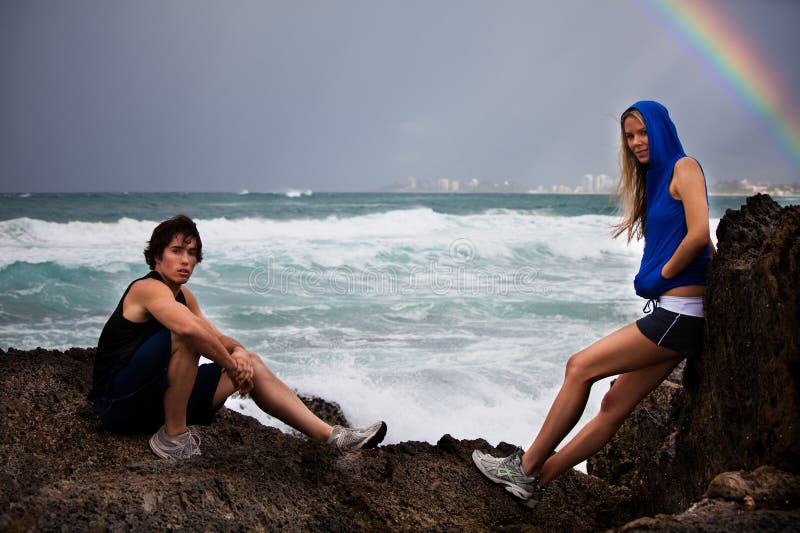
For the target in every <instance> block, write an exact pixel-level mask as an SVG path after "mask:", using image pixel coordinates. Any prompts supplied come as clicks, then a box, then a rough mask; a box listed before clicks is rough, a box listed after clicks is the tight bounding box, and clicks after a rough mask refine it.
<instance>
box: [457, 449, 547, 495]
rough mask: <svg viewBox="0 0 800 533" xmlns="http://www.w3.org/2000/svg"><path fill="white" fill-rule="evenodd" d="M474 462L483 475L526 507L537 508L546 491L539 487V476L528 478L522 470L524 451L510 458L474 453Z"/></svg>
mask: <svg viewBox="0 0 800 533" xmlns="http://www.w3.org/2000/svg"><path fill="white" fill-rule="evenodd" d="M472 461H473V462H474V463H475V466H477V467H478V470H480V471H481V474H483V475H484V476H486V477H487V478H489V479H490V480H492V481H494V482H495V483H499V484H500V485H504V486H505V488H506V490H507V491H508V492H510V493H511V494H513V495H514V496H516V497H517V498H519V500H520V502H521V503H522V504H523V505H525V506H526V507H531V508H533V507H536V504H537V503H539V498H541V496H542V493H543V492H544V489H543V488H542V486H541V485H539V476H528V475H526V474H525V472H524V471H523V470H522V450H517V451H516V452H514V453H513V454H511V455H509V456H508V457H494V456H492V455H489V454H486V453H483V452H481V451H479V450H475V451H474V452H472Z"/></svg>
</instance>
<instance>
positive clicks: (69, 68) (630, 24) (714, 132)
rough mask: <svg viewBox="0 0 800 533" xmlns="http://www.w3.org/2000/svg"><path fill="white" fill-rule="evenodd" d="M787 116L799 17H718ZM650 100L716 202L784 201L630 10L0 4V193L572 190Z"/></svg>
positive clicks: (766, 154)
mask: <svg viewBox="0 0 800 533" xmlns="http://www.w3.org/2000/svg"><path fill="white" fill-rule="evenodd" d="M706 3H708V4H709V5H710V6H711V7H713V8H714V9H717V10H719V12H720V13H722V14H723V15H724V16H725V17H726V18H728V19H730V20H732V21H734V22H735V23H736V26H738V27H739V28H740V30H741V31H742V40H741V42H742V43H745V44H747V46H748V48H751V49H752V50H754V51H755V52H757V53H758V54H759V56H760V57H762V58H763V60H764V61H767V62H768V63H769V66H770V67H771V68H772V70H773V71H774V72H777V73H778V75H779V77H780V78H782V79H780V80H778V81H779V82H780V84H782V87H783V88H784V89H785V90H786V91H787V94H789V95H790V97H791V98H790V99H791V101H790V102H789V104H788V107H790V108H791V109H789V110H788V111H790V112H793V113H795V114H797V113H798V111H799V110H798V95H800V69H798V66H797V65H798V63H797V51H798V50H800V37H798V35H800V33H799V32H798V30H797V28H798V27H800V2H797V1H795V0H765V1H757V0H751V1H744V0H738V1H734V0H729V1H719V0H714V1H710V2H706ZM639 99H656V100H660V101H661V102H663V103H664V104H665V105H666V106H667V107H668V108H669V109H670V113H671V115H672V117H673V119H674V120H675V122H676V124H677V126H678V132H679V134H680V136H681V138H682V140H683V144H684V148H685V149H686V151H687V152H688V153H689V154H690V155H694V156H696V157H697V158H698V159H699V160H700V162H701V164H702V165H703V167H704V169H705V171H706V175H707V177H708V179H709V181H711V182H719V181H726V180H730V179H742V178H748V179H751V180H753V181H769V182H773V183H782V182H783V183H786V182H797V181H800V168H799V167H800V165H798V159H797V158H795V159H792V158H791V157H789V156H788V155H787V150H786V149H781V147H780V145H779V143H778V142H777V140H776V137H775V135H774V129H773V128H772V125H771V124H770V123H769V121H765V120H763V119H762V118H761V117H759V116H758V115H757V114H755V113H753V112H752V110H751V109H750V108H749V107H748V106H747V105H746V102H745V101H744V100H743V98H742V97H741V96H740V95H739V94H737V93H736V92H735V91H734V90H732V88H731V86H730V85H729V84H727V83H726V82H725V81H724V80H723V79H722V78H721V77H720V75H719V73H717V72H715V71H714V70H713V69H712V68H711V67H710V63H709V62H708V61H707V60H706V59H705V58H703V57H702V56H701V55H700V54H699V53H698V51H697V49H695V48H693V46H692V45H691V44H690V43H689V41H688V40H687V39H686V38H685V36H684V35H682V34H681V32H680V31H679V30H678V29H676V27H675V26H674V25H671V24H669V23H668V22H667V19H666V18H665V17H664V15H663V11H662V10H659V9H658V8H656V7H655V5H654V4H652V3H649V2H646V1H634V0H610V1H591V0H586V1H577V0H570V1H562V2H549V1H538V0H528V1H506V0H500V1H489V0H486V1H477V2H476V1H456V0H442V1H436V0H425V1H414V0H403V1H396V2H385V1H374V0H373V1H368V0H365V1H343V0H333V1H328V0H316V1H298V0H291V1H289V0H287V1H281V2H275V1H266V0H265V1H261V2H256V1H247V2H245V1H235V0H234V1H228V2H218V1H177V0H172V1H166V0H158V1H152V0H131V1H126V2H123V1H113V0H97V1H87V0H69V1H66V0H65V1H60V0H54V1H49V2H45V1H37V0H19V1H17V0H0V191H5V192H45V191H50V192H62V191H65V192H71V191H131V192H132V191H239V190H241V189H248V190H250V191H264V192H270V191H277V190H282V189H285V188H287V187H292V188H302V189H305V188H308V189H312V190H314V191H364V190H375V189H379V188H380V187H382V186H385V185H387V184H389V183H391V182H393V181H400V180H405V179H406V178H407V177H408V176H412V175H413V176H416V177H417V178H419V179H430V180H435V179H438V178H451V179H464V180H468V179H471V178H478V179H482V180H492V179H510V180H513V181H516V182H519V183H524V184H528V185H531V186H537V185H549V184H565V185H569V186H574V185H577V184H578V180H579V179H580V177H581V176H582V175H583V174H586V173H591V174H599V173H607V174H615V173H616V172H617V169H618V166H617V163H616V151H617V148H618V144H619V140H618V133H617V128H618V127H617V118H616V117H617V116H618V115H619V114H620V113H621V112H622V111H623V110H624V109H625V108H626V107H627V106H628V105H629V104H631V103H632V102H634V101H635V100H639Z"/></svg>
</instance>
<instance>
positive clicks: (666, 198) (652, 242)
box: [629, 100, 711, 299]
mask: <svg viewBox="0 0 800 533" xmlns="http://www.w3.org/2000/svg"><path fill="white" fill-rule="evenodd" d="M629 109H637V110H638V111H639V112H640V113H641V114H642V116H643V117H644V123H645V124H644V125H645V128H646V130H647V142H648V148H649V152H650V160H649V162H648V163H647V165H646V168H647V174H646V175H645V194H646V209H647V211H646V217H647V218H646V224H645V233H644V254H643V255H642V262H641V265H640V266H639V273H638V274H636V278H635V279H634V280H633V286H634V288H635V289H636V294H638V295H639V296H641V297H642V298H648V299H649V298H657V297H659V296H660V295H661V294H663V293H664V292H665V291H667V290H669V289H672V288H674V287H681V286H684V285H705V284H706V275H707V272H708V264H709V261H710V257H711V255H710V252H711V250H710V246H708V245H706V247H705V249H704V250H703V251H702V252H701V253H700V254H699V255H698V256H697V257H696V258H695V259H694V260H693V261H692V262H691V263H690V264H689V265H688V266H687V267H686V268H685V269H684V270H683V271H681V272H680V273H679V274H678V275H676V276H675V277H673V278H670V279H666V278H664V277H663V276H662V275H661V269H662V268H663V267H664V265H665V264H666V263H667V261H669V259H670V258H671V257H672V255H673V254H674V253H675V250H676V249H677V248H678V245H679V244H680V243H681V241H682V240H683V238H684V237H686V233H687V227H686V212H685V211H684V209H683V202H681V201H680V200H676V199H674V198H673V197H672V196H670V194H669V184H670V182H671V181H672V173H673V170H674V169H675V163H677V162H678V160H679V159H681V158H683V157H686V154H685V153H684V151H683V146H681V141H680V139H679V138H678V132H677V130H676V129H675V124H673V123H672V119H670V118H669V113H668V112H667V108H666V107H664V106H663V105H661V104H659V103H658V102H653V101H647V100H645V101H641V102H636V103H635V104H633V105H632V106H631V107H630V108H629ZM706 202H708V192H706Z"/></svg>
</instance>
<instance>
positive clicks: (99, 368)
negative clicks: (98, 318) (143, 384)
mask: <svg viewBox="0 0 800 533" xmlns="http://www.w3.org/2000/svg"><path fill="white" fill-rule="evenodd" d="M148 278H152V279H157V280H159V281H162V282H163V281H164V280H163V279H162V278H161V275H160V274H159V273H158V272H155V271H153V272H150V273H149V274H147V275H146V276H144V277H141V278H139V279H137V280H134V281H132V282H131V284H130V285H128V288H127V289H125V293H124V294H123V295H122V298H120V300H119V304H117V308H116V309H114V312H113V313H112V314H111V318H109V319H108V322H106V325H105V326H104V327H103V331H102V333H100V340H99V341H98V342H97V353H96V355H95V358H94V370H93V372H92V390H91V392H90V393H89V398H90V399H94V398H95V397H97V395H98V394H99V393H100V392H101V391H102V390H103V388H104V387H105V386H106V384H107V383H109V382H110V381H111V380H112V379H114V376H116V375H117V373H118V372H119V371H120V370H122V369H123V368H125V366H126V365H127V364H128V362H129V361H130V359H131V357H132V356H133V354H134V353H136V350H137V349H139V346H141V345H142V344H143V343H144V341H146V340H147V339H149V338H150V337H152V336H153V335H155V334H156V333H158V332H159V331H161V330H162V329H164V326H163V325H162V324H161V322H159V321H157V320H156V319H153V320H148V321H147V322H131V321H130V320H128V319H127V318H125V317H124V316H122V302H123V301H125V297H126V296H127V295H128V291H130V290H131V287H132V286H133V284H134V283H136V282H137V281H141V280H143V279H148ZM175 300H177V301H178V302H180V303H182V304H183V305H186V298H185V297H184V295H183V291H178V294H177V295H176V296H175Z"/></svg>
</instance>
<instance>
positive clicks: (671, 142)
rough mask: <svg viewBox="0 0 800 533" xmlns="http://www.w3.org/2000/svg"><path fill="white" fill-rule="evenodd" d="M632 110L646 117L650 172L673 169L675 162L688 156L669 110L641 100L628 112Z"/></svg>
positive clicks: (657, 104)
mask: <svg viewBox="0 0 800 533" xmlns="http://www.w3.org/2000/svg"><path fill="white" fill-rule="evenodd" d="M631 109H637V110H638V111H639V112H640V113H641V114H642V116H643V117H644V126H645V128H647V143H648V148H649V150H650V162H649V163H648V164H647V167H648V170H654V169H658V168H661V167H663V166H664V165H669V167H670V169H671V168H672V166H674V165H675V162H676V161H677V160H678V159H680V158H681V157H684V156H685V155H686V154H685V153H684V151H683V146H682V145H681V140H680V139H679V138H678V130H676V129H675V124H673V122H672V119H671V118H669V112H668V111H667V108H666V107H664V106H663V105H661V104H659V103H658V102H654V101H652V100H641V101H639V102H636V103H635V104H633V105H632V106H630V107H629V108H628V109H627V110H626V112H627V111H629V110H631Z"/></svg>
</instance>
